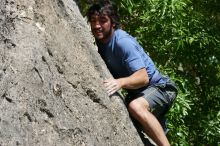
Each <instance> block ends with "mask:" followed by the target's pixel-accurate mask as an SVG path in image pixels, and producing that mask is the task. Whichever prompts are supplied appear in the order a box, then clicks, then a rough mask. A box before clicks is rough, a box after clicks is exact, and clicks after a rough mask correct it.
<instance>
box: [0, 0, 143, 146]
mask: <svg viewBox="0 0 220 146" xmlns="http://www.w3.org/2000/svg"><path fill="white" fill-rule="evenodd" d="M109 77H111V75H110V73H109V72H108V70H107V68H106V66H105V65H104V62H103V61H102V60H101V58H100V56H99V54H98V53H97V48H96V47H95V45H94V40H93V37H92V35H91V33H90V28H89V26H88V24H87V22H86V20H85V19H84V18H83V17H82V16H81V14H80V12H79V10H78V6H77V5H76V3H75V1H73V0H1V1H0V145H1V146H107V145H109V146H138V145H143V143H142V141H141V139H140V137H139V135H138V133H137V131H136V129H135V128H134V126H133V124H132V122H131V120H130V118H129V115H128V112H127V110H126V107H125V106H124V103H123V101H122V100H121V98H120V97H119V96H113V97H111V98H110V97H108V96H107V94H106V93H105V90H104V88H103V84H102V81H103V80H104V79H106V78H109Z"/></svg>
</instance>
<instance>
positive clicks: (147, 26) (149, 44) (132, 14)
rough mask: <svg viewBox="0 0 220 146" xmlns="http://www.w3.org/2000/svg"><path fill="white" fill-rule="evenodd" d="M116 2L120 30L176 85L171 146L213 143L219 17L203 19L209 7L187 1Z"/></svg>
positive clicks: (216, 120)
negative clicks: (132, 37) (123, 30)
mask: <svg viewBox="0 0 220 146" xmlns="http://www.w3.org/2000/svg"><path fill="white" fill-rule="evenodd" d="M203 2H206V3H208V1H203ZM201 3H202V2H200V4H201ZM202 4H203V3H202ZM118 5H119V6H120V8H119V11H120V14H121V15H122V26H123V28H124V29H125V30H127V31H129V32H130V33H131V34H132V35H134V36H136V37H137V39H138V40H139V42H140V43H141V45H142V46H143V47H144V48H145V49H146V51H147V52H149V53H150V56H151V57H152V58H153V60H154V61H155V62H156V63H157V64H159V65H161V66H162V67H161V68H162V71H163V72H164V73H166V74H168V75H169V76H171V77H172V78H173V80H175V81H176V83H177V85H178V87H179V95H178V97H177V100H176V102H175V104H174V106H173V108H172V109H171V112H170V114H169V115H168V116H169V119H170V125H169V126H170V128H171V131H170V136H169V137H170V140H171V143H172V145H204V144H209V145H217V143H218V142H219V140H218V139H219V138H220V137H219V134H220V131H219V125H220V122H219V116H218V114H219V106H220V100H219V93H220V91H219V86H220V80H219V59H220V58H219V57H220V49H219V48H220V41H219V40H220V39H219V38H220V33H219V32H220V31H219V27H217V26H219V23H218V22H216V21H215V20H217V19H212V17H208V18H207V17H205V16H208V15H211V14H209V13H208V12H210V11H205V10H204V9H205V7H203V6H200V7H199V6H197V5H196V4H195V3H192V1H190V0H171V1H170V0H143V1H134V0H122V1H120V2H118ZM195 6H197V10H198V11H195ZM202 10H203V11H202ZM209 10H210V9H209ZM212 13H213V11H212ZM214 14H215V13H214ZM211 16H212V15H211ZM213 17H214V16H213ZM216 17H217V16H216ZM127 22H129V23H127ZM165 68H166V69H165ZM167 70H169V71H168V72H167ZM213 103H214V104H213ZM189 129H191V131H189ZM189 137H190V138H189Z"/></svg>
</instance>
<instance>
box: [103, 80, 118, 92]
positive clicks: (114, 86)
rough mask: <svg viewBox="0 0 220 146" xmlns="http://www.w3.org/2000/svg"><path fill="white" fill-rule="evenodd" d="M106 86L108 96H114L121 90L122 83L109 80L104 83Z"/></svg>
mask: <svg viewBox="0 0 220 146" xmlns="http://www.w3.org/2000/svg"><path fill="white" fill-rule="evenodd" d="M104 86H105V88H106V90H107V93H108V95H109V96H110V95H112V94H114V93H115V92H117V91H118V90H119V89H121V84H120V81H119V80H117V79H108V80H105V81H104Z"/></svg>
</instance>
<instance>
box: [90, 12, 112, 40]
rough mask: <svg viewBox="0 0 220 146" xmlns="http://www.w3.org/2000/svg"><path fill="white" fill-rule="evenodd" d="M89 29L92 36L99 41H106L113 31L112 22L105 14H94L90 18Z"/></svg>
mask: <svg viewBox="0 0 220 146" xmlns="http://www.w3.org/2000/svg"><path fill="white" fill-rule="evenodd" d="M90 25H91V30H92V33H93V35H94V37H95V38H96V39H97V40H98V41H100V42H101V43H107V42H108V40H110V39H111V37H112V34H113V32H114V24H112V22H111V19H110V18H109V16H108V15H106V14H94V15H92V16H91V19H90Z"/></svg>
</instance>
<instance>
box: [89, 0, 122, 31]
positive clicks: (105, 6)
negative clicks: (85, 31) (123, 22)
mask: <svg viewBox="0 0 220 146" xmlns="http://www.w3.org/2000/svg"><path fill="white" fill-rule="evenodd" d="M94 14H95V15H102V14H106V15H107V16H108V17H109V18H110V19H111V21H112V23H114V24H115V29H117V28H119V25H120V20H119V16H118V14H117V10H116V8H115V7H114V6H113V4H112V3H111V2H109V1H103V2H100V3H96V4H93V5H92V6H91V7H90V8H89V9H88V11H87V18H88V21H89V22H90V21H91V16H92V15H94Z"/></svg>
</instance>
